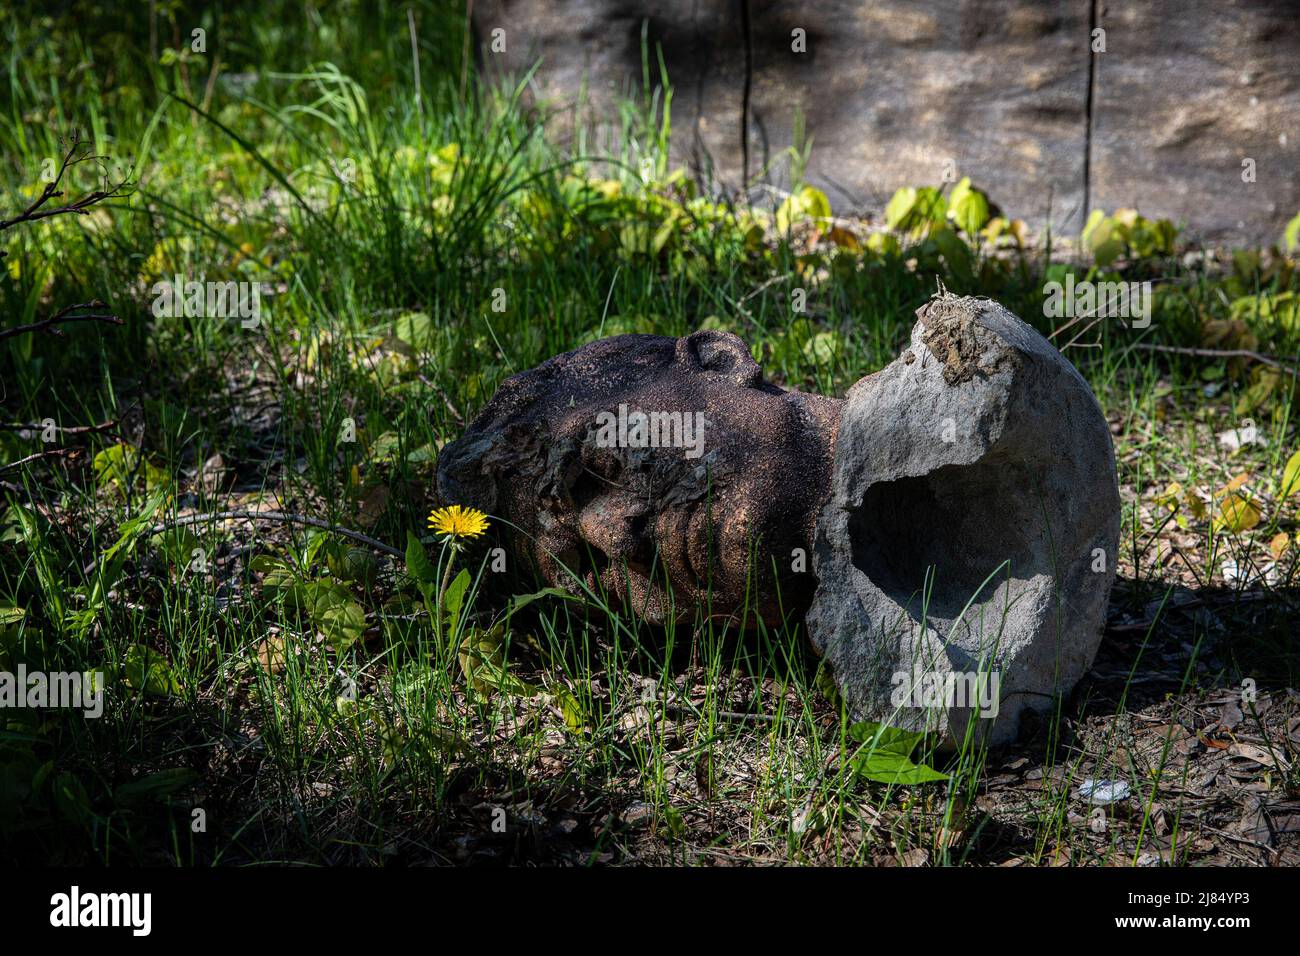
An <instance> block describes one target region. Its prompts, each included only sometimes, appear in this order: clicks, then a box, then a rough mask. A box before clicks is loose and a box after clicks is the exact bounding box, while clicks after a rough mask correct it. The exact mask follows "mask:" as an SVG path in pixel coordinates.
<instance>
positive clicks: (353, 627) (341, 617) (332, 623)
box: [312, 600, 366, 654]
mask: <svg viewBox="0 0 1300 956" xmlns="http://www.w3.org/2000/svg"><path fill="white" fill-rule="evenodd" d="M312 620H313V622H314V623H315V624H316V626H317V627H319V628H320V630H321V633H323V634H324V635H325V639H326V640H327V641H329V642H330V644H331V645H332V646H333V647H334V650H335V651H336V652H337V653H340V654H341V653H343V652H344V651H346V650H347V649H348V648H349V647H351V646H352V645H353V644H355V643H356V642H357V641H359V640H360V639H361V635H362V634H364V633H365V630H366V609H365V608H363V607H362V606H361V605H360V604H358V603H357V602H356V601H352V600H348V601H344V602H342V603H339V604H335V605H333V606H331V607H328V608H326V609H325V610H324V611H322V612H320V614H317V615H313V616H312Z"/></svg>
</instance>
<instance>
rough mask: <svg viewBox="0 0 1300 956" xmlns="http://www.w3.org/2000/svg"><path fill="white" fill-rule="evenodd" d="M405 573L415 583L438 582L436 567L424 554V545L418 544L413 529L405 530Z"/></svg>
mask: <svg viewBox="0 0 1300 956" xmlns="http://www.w3.org/2000/svg"><path fill="white" fill-rule="evenodd" d="M406 573H407V574H409V575H410V576H411V579H412V580H414V581H415V582H416V583H417V584H429V585H432V584H437V583H438V569H437V568H435V567H434V566H433V563H432V562H431V561H430V560H429V556H428V555H427V554H425V552H424V545H422V544H420V539H419V538H417V537H416V536H415V532H413V531H407V532H406Z"/></svg>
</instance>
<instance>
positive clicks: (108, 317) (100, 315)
mask: <svg viewBox="0 0 1300 956" xmlns="http://www.w3.org/2000/svg"><path fill="white" fill-rule="evenodd" d="M103 307H104V303H103V302H100V301H99V300H98V299H96V300H94V301H93V302H81V303H79V304H77V305H69V306H65V307H64V308H62V309H60V310H59V311H58V312H55V313H54V314H53V315H52V316H50V317H49V318H47V319H41V321H39V322H30V323H28V324H27V325H15V326H14V327H13V328H8V329H0V339H7V338H9V337H10V336H12V335H23V334H24V333H26V332H40V331H42V330H48V331H50V332H52V333H53V334H55V335H63V334H64V333H63V330H62V329H59V328H55V326H58V325H66V324H67V323H69V322H104V323H107V324H108V325H125V324H126V323H125V322H123V321H122V320H121V319H119V318H118V317H117V316H115V315H113V314H111V313H108V312H91V313H88V314H86V315H73V314H72V313H73V312H76V311H77V310H78V309H96V308H103Z"/></svg>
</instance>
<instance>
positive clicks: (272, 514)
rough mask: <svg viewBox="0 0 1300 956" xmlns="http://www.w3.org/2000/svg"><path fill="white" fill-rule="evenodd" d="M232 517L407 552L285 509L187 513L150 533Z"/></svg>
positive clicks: (398, 553)
mask: <svg viewBox="0 0 1300 956" xmlns="http://www.w3.org/2000/svg"><path fill="white" fill-rule="evenodd" d="M230 519H239V520H241V521H278V522H280V523H282V524H302V525H308V526H310V527H313V528H323V529H324V530H326V531H332V532H334V533H335V534H341V535H343V537H345V538H351V539H352V540H353V541H359V542H361V543H362V544H365V545H369V546H370V547H372V548H374V549H375V550H376V551H382V552H383V553H384V554H387V555H391V556H392V557H394V558H405V557H406V555H405V553H403V552H401V551H398V550H397V549H396V548H394V547H391V546H390V545H387V544H384V542H382V541H379V540H377V539H375V538H372V537H370V536H369V535H364V534H362V533H361V532H360V531H351V530H349V529H347V528H341V527H339V526H338V525H336V524H330V523H329V522H328V521H321V520H320V519H319V518H309V517H307V516H306V515H295V514H289V513H288V512H284V511H217V512H212V513H210V514H202V515H186V516H185V517H183V518H177V519H176V520H174V521H165V522H163V523H162V524H160V525H157V526H156V527H153V528H150V529H149V534H151V535H154V534H159V533H161V532H163V531H166V530H167V529H168V528H183V527H185V526H186V525H191V524H203V523H205V522H208V521H227V520H230Z"/></svg>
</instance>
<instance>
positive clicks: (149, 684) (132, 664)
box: [122, 644, 181, 697]
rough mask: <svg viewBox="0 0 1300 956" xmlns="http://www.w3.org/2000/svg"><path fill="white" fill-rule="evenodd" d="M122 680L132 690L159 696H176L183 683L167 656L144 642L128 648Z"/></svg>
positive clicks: (123, 664) (123, 665)
mask: <svg viewBox="0 0 1300 956" xmlns="http://www.w3.org/2000/svg"><path fill="white" fill-rule="evenodd" d="M122 680H123V681H124V682H125V683H126V685H127V686H128V687H130V688H131V689H132V690H137V691H143V692H144V693H146V694H155V695H157V696H159V697H174V696H176V695H177V694H179V693H180V692H181V683H180V681H179V680H178V679H177V677H176V672H175V671H173V670H172V666H171V664H169V663H168V661H167V658H165V657H163V656H162V655H161V654H159V653H158V652H157V651H154V650H152V649H150V648H148V647H146V646H145V645H143V644H132V645H131V646H130V647H128V648H127V649H126V655H125V659H124V661H123V663H122Z"/></svg>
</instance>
